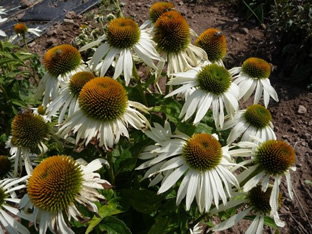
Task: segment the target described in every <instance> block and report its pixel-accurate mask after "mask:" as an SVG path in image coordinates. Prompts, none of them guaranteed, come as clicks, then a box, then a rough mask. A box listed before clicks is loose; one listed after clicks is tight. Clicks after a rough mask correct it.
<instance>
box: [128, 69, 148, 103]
mask: <svg viewBox="0 0 312 234" xmlns="http://www.w3.org/2000/svg"><path fill="white" fill-rule="evenodd" d="M132 70H133V76H134V78H135V80H136V82H137V87H138V90H139V93H140V95H141V98H142V101H143V103H144V105H145V106H148V104H147V99H146V96H145V94H144V91H143V88H142V83H141V79H140V77H139V74H138V71H137V69H136V66H135V64H133V69H132Z"/></svg>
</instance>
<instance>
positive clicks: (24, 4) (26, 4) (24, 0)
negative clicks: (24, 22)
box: [21, 0, 31, 9]
mask: <svg viewBox="0 0 312 234" xmlns="http://www.w3.org/2000/svg"><path fill="white" fill-rule="evenodd" d="M30 6H31V2H30V1H28V0H21V8H22V9H26V8H28V7H30Z"/></svg>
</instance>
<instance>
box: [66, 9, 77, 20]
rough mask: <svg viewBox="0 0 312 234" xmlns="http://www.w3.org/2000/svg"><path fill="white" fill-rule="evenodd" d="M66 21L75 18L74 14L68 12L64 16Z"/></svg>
mask: <svg viewBox="0 0 312 234" xmlns="http://www.w3.org/2000/svg"><path fill="white" fill-rule="evenodd" d="M65 18H66V19H74V18H76V13H75V12H74V11H68V12H67V13H66V15H65Z"/></svg>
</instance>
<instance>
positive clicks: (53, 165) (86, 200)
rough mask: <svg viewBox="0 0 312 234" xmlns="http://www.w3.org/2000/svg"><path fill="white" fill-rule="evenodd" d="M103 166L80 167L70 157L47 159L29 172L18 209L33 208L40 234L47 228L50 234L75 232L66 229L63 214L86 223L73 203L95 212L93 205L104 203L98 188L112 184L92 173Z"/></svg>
mask: <svg viewBox="0 0 312 234" xmlns="http://www.w3.org/2000/svg"><path fill="white" fill-rule="evenodd" d="M102 163H106V161H105V160H104V159H95V160H93V161H92V162H90V163H89V164H88V165H82V164H80V163H78V162H77V161H75V160H74V159H73V158H71V157H70V156H66V155H58V156H52V157H49V158H46V159H45V160H43V161H42V162H41V163H40V164H39V165H38V166H37V167H36V168H35V169H34V170H33V172H32V174H31V176H30V178H29V180H28V185H27V194H26V195H25V196H24V197H23V198H22V200H21V202H20V208H22V209H33V213H32V220H31V221H32V222H34V223H35V227H36V228H37V226H36V223H39V233H46V231H47V228H49V229H50V231H52V232H53V233H68V234H69V233H70V234H73V233H74V232H73V231H72V230H71V229H70V228H69V227H68V225H67V224H66V221H65V219H64V214H65V213H66V215H67V216H68V220H69V221H70V220H71V218H72V217H73V218H74V219H75V220H77V221H82V220H85V219H86V218H85V217H83V216H82V215H81V214H80V212H79V210H78V209H77V207H76V203H79V204H81V205H83V206H86V207H87V208H88V209H89V210H90V211H92V212H94V213H97V212H98V209H97V206H96V205H95V204H94V202H98V201H104V200H105V197H104V196H103V195H101V194H100V193H99V192H98V191H97V189H108V188H111V185H110V183H109V182H108V181H106V180H103V179H101V177H100V175H99V174H98V173H95V172H94V171H97V170H99V169H100V168H101V167H102Z"/></svg>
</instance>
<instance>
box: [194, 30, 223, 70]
mask: <svg viewBox="0 0 312 234" xmlns="http://www.w3.org/2000/svg"><path fill="white" fill-rule="evenodd" d="M195 45H196V46H198V47H200V48H202V49H204V50H205V52H206V53H207V55H208V59H209V61H211V62H213V63H217V64H220V65H223V62H222V59H223V58H224V56H225V53H226V39H225V36H224V34H223V33H222V32H221V31H220V30H217V29H215V28H209V29H207V30H206V31H204V32H203V33H202V34H201V35H200V36H199V37H198V38H197V39H196V41H195Z"/></svg>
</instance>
